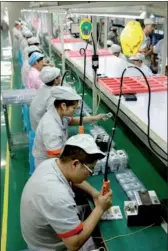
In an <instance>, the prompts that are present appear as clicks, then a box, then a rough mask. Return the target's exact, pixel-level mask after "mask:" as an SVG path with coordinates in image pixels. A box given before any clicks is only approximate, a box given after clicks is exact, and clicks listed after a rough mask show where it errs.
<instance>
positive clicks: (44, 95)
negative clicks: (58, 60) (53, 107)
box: [30, 66, 61, 131]
mask: <svg viewBox="0 0 168 251" xmlns="http://www.w3.org/2000/svg"><path fill="white" fill-rule="evenodd" d="M39 77H40V79H41V81H42V82H43V83H44V86H43V87H41V88H40V89H39V90H38V91H37V94H36V96H35V97H34V99H33V100H32V102H31V104H30V122H31V128H32V130H33V131H36V128H37V126H38V123H39V121H40V119H41V118H42V117H43V115H44V113H45V112H46V111H47V108H48V107H49V105H50V102H51V101H50V100H51V88H52V87H53V86H57V85H60V83H61V75H60V69H58V68H56V67H51V66H46V67H44V68H43V69H42V70H41V72H40V75H39Z"/></svg>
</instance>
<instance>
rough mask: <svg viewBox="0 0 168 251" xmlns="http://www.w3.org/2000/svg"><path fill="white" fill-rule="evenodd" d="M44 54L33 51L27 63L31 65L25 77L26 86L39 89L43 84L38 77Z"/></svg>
mask: <svg viewBox="0 0 168 251" xmlns="http://www.w3.org/2000/svg"><path fill="white" fill-rule="evenodd" d="M43 58H44V55H43V54H41V53H39V52H33V53H32V55H31V56H30V58H29V60H28V63H29V65H30V66H31V67H30V69H29V71H28V75H27V78H26V87H27V88H34V89H39V88H40V87H42V86H43V82H42V81H41V79H40V78H39V74H40V71H41V70H42V68H43Z"/></svg>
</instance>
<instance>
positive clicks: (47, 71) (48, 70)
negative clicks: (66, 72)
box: [39, 66, 60, 83]
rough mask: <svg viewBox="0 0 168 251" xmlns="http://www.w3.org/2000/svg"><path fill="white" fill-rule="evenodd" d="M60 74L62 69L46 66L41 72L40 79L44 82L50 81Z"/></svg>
mask: <svg viewBox="0 0 168 251" xmlns="http://www.w3.org/2000/svg"><path fill="white" fill-rule="evenodd" d="M59 75H60V69H59V68H56V67H51V66H45V67H44V68H43V69H42V70H41V72H40V75H39V77H40V79H41V81H42V82H43V83H49V82H51V81H53V80H54V79H56V78H57V77H58V76H59Z"/></svg>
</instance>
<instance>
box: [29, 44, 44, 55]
mask: <svg viewBox="0 0 168 251" xmlns="http://www.w3.org/2000/svg"><path fill="white" fill-rule="evenodd" d="M33 51H39V52H41V51H40V49H39V48H38V47H37V46H35V45H31V46H29V47H28V50H27V52H28V54H29V53H31V52H33Z"/></svg>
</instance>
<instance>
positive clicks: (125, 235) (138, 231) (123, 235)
mask: <svg viewBox="0 0 168 251" xmlns="http://www.w3.org/2000/svg"><path fill="white" fill-rule="evenodd" d="M154 225H155V224H151V225H149V226H147V227H144V228H141V229H139V230H137V231H135V232H132V233H128V234H121V235H117V236H114V237H112V238H110V239H107V240H104V241H102V242H101V243H105V242H108V241H112V240H114V239H118V238H121V237H127V236H131V235H134V234H137V233H140V232H142V231H144V230H146V229H149V228H151V227H153V226H154ZM93 239H102V238H101V237H93Z"/></svg>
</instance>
